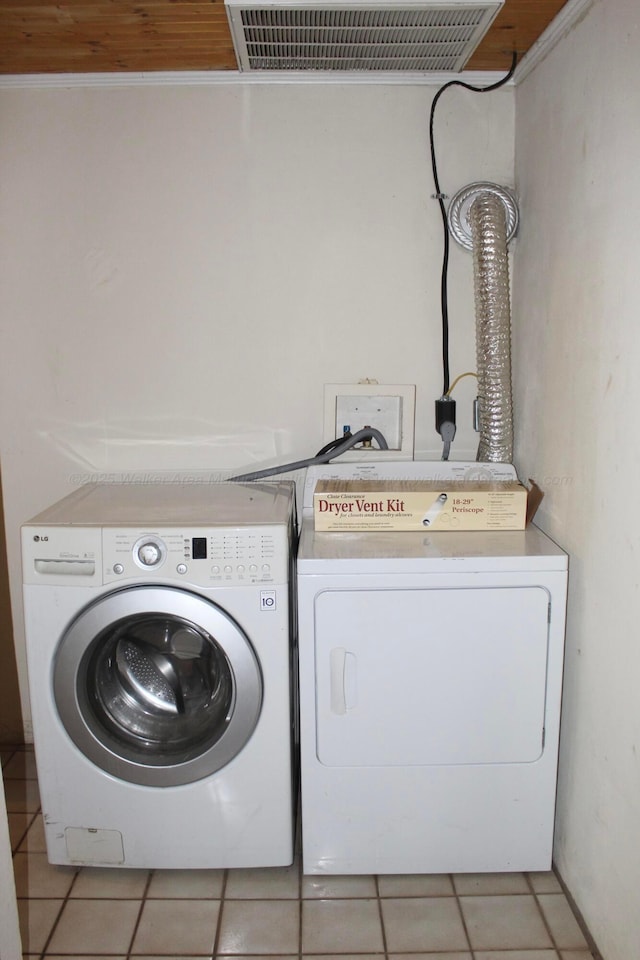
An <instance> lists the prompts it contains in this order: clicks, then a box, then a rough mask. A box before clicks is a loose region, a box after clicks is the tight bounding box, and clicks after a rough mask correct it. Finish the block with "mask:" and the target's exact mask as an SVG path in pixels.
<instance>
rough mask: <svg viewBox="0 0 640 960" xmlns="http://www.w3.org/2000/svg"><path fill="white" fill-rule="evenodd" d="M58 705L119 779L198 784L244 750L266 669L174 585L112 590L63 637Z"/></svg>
mask: <svg viewBox="0 0 640 960" xmlns="http://www.w3.org/2000/svg"><path fill="white" fill-rule="evenodd" d="M53 692H54V698H55V704H56V708H57V710H58V713H59V715H60V718H61V720H62V723H63V724H64V726H65V729H66V731H67V733H68V734H69V736H70V737H71V739H72V740H73V741H74V743H75V744H76V746H77V747H78V748H79V749H80V750H81V751H82V752H83V753H84V754H85V756H86V757H88V759H89V760H91V761H92V762H93V763H95V764H97V765H98V766H99V767H101V768H102V769H103V770H105V771H107V772H108V773H110V774H113V776H115V777H118V778H119V779H121V780H126V781H129V782H131V783H139V784H145V785H149V786H159V787H163V786H174V785H177V784H183V783H191V782H193V781H194V780H200V779H202V778H203V777H206V776H208V775H210V774H211V773H214V772H215V771H216V770H219V769H220V768H221V767H223V766H224V765H225V764H227V763H229V761H230V760H232V759H233V758H234V757H235V756H237V754H238V753H240V751H241V750H242V748H243V747H244V745H245V744H246V742H247V741H248V740H249V738H250V736H251V734H252V733H253V730H254V729H255V726H256V723H257V721H258V717H259V714H260V709H261V704H262V676H261V672H260V666H259V664H258V661H257V658H256V656H255V653H254V651H253V648H252V646H251V643H250V641H249V639H248V637H247V636H246V635H245V634H244V632H243V631H242V629H241V627H240V626H239V625H238V624H237V623H236V622H235V620H233V619H232V618H231V617H230V616H229V615H228V614H227V613H226V612H225V611H224V610H222V609H221V608H220V607H218V606H216V605H215V604H213V603H211V602H210V601H208V600H207V599H205V598H204V597H202V596H199V595H197V594H193V593H189V592H187V591H185V590H180V589H176V588H173V587H161V586H139V587H131V588H127V589H124V590H119V591H117V592H114V593H110V594H107V595H106V596H104V597H102V598H101V599H99V600H97V601H96V602H95V603H93V604H91V605H90V606H89V607H87V608H86V609H85V610H84V611H82V613H81V614H80V615H79V616H78V617H77V618H76V619H75V620H74V621H73V623H72V624H71V625H70V626H69V628H68V629H67V630H66V632H65V634H64V635H63V637H62V639H61V641H60V644H59V645H58V649H57V652H56V656H55V662H54V671H53Z"/></svg>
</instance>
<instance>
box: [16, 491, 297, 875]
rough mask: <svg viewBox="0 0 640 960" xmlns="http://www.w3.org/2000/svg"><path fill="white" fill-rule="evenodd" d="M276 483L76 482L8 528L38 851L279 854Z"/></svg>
mask: <svg viewBox="0 0 640 960" xmlns="http://www.w3.org/2000/svg"><path fill="white" fill-rule="evenodd" d="M294 500H295V497H294V493H293V486H292V484H290V483H286V482H284V483H275V482H272V483H260V484H238V483H214V484H180V483H167V484H163V483H155V484H145V483H127V484H89V485H87V486H84V487H82V488H80V489H79V490H77V491H76V492H74V493H72V494H70V495H69V496H68V497H66V498H65V499H64V500H61V501H60V502H59V503H57V504H55V505H54V506H53V507H51V508H49V509H48V510H45V511H44V513H41V514H40V515H39V516H37V517H35V518H34V519H33V520H31V521H29V522H28V523H27V524H26V525H25V526H24V527H23V529H22V546H23V574H24V576H23V579H24V612H25V624H26V642H27V656H28V667H29V683H30V695H31V705H32V711H33V728H34V741H35V751H36V762H37V768H38V778H39V784H40V791H41V797H42V811H43V817H44V823H45V833H46V843H47V851H48V856H49V860H50V861H51V862H52V863H59V864H93V865H104V866H121V867H153V868H163V867H166V868H168V867H172V868H178V867H181V868H192V867H201V868H205V867H219V868H222V867H256V866H276V865H284V864H289V863H291V862H292V860H293V832H294V803H295V799H294V798H295V792H296V791H295V786H294V783H295V770H294V750H295V748H294V726H295V724H294V713H293V707H292V703H293V698H292V691H293V681H292V678H293V675H294V671H295V664H294V644H293V641H294V637H293V632H292V623H293V612H292V602H291V588H292V586H293V584H292V582H291V564H292V550H293V542H294V535H295V514H294Z"/></svg>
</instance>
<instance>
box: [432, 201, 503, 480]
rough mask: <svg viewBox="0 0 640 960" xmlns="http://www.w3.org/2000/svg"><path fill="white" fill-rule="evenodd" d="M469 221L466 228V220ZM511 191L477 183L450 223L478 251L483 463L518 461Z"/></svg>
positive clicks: (451, 213) (458, 236) (461, 239)
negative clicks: (513, 389) (513, 370)
mask: <svg viewBox="0 0 640 960" xmlns="http://www.w3.org/2000/svg"><path fill="white" fill-rule="evenodd" d="M465 218H466V225H465V224H464V220H465ZM517 219H518V217H517V208H516V206H515V201H514V199H513V197H512V196H511V194H510V193H508V192H507V191H505V190H504V189H503V188H501V187H496V186H495V185H494V184H483V183H477V184H472V185H471V186H470V187H466V188H465V189H464V190H463V191H460V192H459V193H458V194H456V196H455V197H454V198H453V200H452V202H451V207H450V209H449V225H450V229H451V232H452V233H453V235H454V237H455V238H456V239H457V240H458V241H459V242H460V243H462V245H463V246H465V247H467V248H471V249H472V250H473V268H474V291H475V310H476V360H477V374H478V406H479V419H480V443H479V446H478V454H477V459H478V460H479V461H483V462H493V463H511V462H512V460H513V402H512V394H511V311H510V296H509V261H508V255H507V243H508V240H509V239H510V238H511V236H513V234H514V233H515V230H516V227H517Z"/></svg>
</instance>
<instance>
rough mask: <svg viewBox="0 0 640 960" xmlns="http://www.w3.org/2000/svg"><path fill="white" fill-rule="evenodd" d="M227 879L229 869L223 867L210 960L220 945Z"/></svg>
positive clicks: (214, 956) (213, 959)
mask: <svg viewBox="0 0 640 960" xmlns="http://www.w3.org/2000/svg"><path fill="white" fill-rule="evenodd" d="M228 880H229V871H228V869H225V871H224V874H223V877H222V888H221V890H220V909H219V911H218V920H217V923H216V932H215V934H214V937H213V948H212V950H211V960H215V958H216V956H217V954H218V947H219V946H220V938H221V936H222V915H223V913H224V905H225V903H226V900H227V883H228Z"/></svg>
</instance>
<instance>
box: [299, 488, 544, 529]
mask: <svg viewBox="0 0 640 960" xmlns="http://www.w3.org/2000/svg"><path fill="white" fill-rule="evenodd" d="M536 491H537V488H536ZM528 496H529V491H528V490H527V488H526V487H525V486H524V485H523V484H521V483H518V482H516V481H503V482H499V483H492V482H486V481H477V482H476V481H465V482H461V483H450V482H446V481H444V482H441V481H433V480H404V481H403V480H319V481H318V483H317V485H316V489H315V492H314V497H313V501H314V516H315V529H316V530H319V531H340V530H342V531H345V530H351V531H372V532H373V531H383V530H400V531H408V530H414V531H415V530H422V531H425V530H440V531H444V530H448V531H454V530H524V528H525V527H526V525H527V522H528V520H529V519H531V516H532V513H531V511H530V512H529V514H528V512H527V501H528ZM536 499H537V497H536ZM539 502H540V501H539V499H537V503H536V506H537V504H538V503H539ZM534 512H535V511H534Z"/></svg>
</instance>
